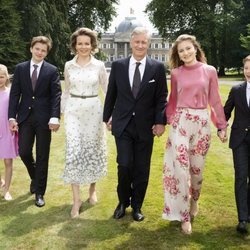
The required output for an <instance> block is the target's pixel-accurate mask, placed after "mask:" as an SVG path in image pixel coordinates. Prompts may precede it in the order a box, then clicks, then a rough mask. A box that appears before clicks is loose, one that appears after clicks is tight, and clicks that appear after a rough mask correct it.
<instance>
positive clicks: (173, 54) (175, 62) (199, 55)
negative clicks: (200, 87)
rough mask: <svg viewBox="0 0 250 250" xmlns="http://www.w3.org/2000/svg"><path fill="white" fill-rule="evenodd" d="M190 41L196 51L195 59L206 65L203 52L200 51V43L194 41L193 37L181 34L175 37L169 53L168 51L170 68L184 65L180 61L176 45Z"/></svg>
mask: <svg viewBox="0 0 250 250" xmlns="http://www.w3.org/2000/svg"><path fill="white" fill-rule="evenodd" d="M187 40H188V41H190V42H191V43H192V44H193V46H194V48H195V49H196V59H197V61H200V62H202V63H207V59H206V57H205V53H204V51H203V50H202V49H201V46H200V43H199V42H198V41H197V40H196V37H195V36H192V35H187V34H183V35H180V36H178V37H177V39H176V41H175V42H174V44H173V46H172V48H171V51H170V59H169V60H170V63H169V64H170V68H171V69H173V68H177V67H179V66H181V65H183V64H184V62H183V61H181V60H180V58H179V54H178V45H179V44H180V43H181V42H183V41H187Z"/></svg>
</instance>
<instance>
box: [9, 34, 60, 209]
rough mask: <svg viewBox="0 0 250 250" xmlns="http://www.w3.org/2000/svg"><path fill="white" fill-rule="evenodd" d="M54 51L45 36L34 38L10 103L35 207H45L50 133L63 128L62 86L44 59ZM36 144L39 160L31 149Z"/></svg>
mask: <svg viewBox="0 0 250 250" xmlns="http://www.w3.org/2000/svg"><path fill="white" fill-rule="evenodd" d="M50 49H51V41H50V39H49V38H47V37H45V36H37V37H33V39H32V41H31V46H30V52H31V54H32V58H31V60H29V61H26V62H22V63H20V64H18V65H17V66H16V68H15V72H14V76H13V83H12V86H11V91H10V101H9V125H10V129H11V131H16V130H18V133H19V143H18V145H19V155H20V157H21V159H22V161H23V163H24V164H25V166H26V168H27V170H28V173H29V176H30V178H31V183H30V192H31V193H32V194H33V193H35V204H36V206H38V207H42V206H44V205H45V201H44V198H43V196H44V194H45V190H46V186H47V176H48V162H49V152H50V142H51V131H57V130H58V129H59V127H60V124H59V118H60V101H61V85H60V76H59V72H58V69H57V68H56V67H55V66H54V65H52V64H49V63H48V62H46V61H45V60H44V59H45V57H46V56H47V54H48V52H49V50H50ZM35 142H36V159H34V157H33V153H32V149H33V145H34V143H35Z"/></svg>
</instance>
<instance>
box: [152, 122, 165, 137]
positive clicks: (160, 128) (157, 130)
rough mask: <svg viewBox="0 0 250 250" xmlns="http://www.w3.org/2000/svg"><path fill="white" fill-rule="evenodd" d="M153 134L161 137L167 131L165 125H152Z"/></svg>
mask: <svg viewBox="0 0 250 250" xmlns="http://www.w3.org/2000/svg"><path fill="white" fill-rule="evenodd" d="M152 131H153V134H154V135H156V136H157V137H160V136H161V135H163V133H164V132H165V126H164V125H162V124H156V125H154V126H153V127H152Z"/></svg>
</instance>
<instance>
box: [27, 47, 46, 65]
mask: <svg viewBox="0 0 250 250" xmlns="http://www.w3.org/2000/svg"><path fill="white" fill-rule="evenodd" d="M30 52H31V54H32V60H33V61H34V62H35V63H40V62H41V61H42V60H44V58H45V57H46V56H47V55H48V46H47V44H44V43H39V42H38V43H35V44H34V46H33V47H31V48H30Z"/></svg>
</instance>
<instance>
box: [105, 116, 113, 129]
mask: <svg viewBox="0 0 250 250" xmlns="http://www.w3.org/2000/svg"><path fill="white" fill-rule="evenodd" d="M106 127H107V130H108V131H111V129H112V117H110V118H109V121H108V122H106Z"/></svg>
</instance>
